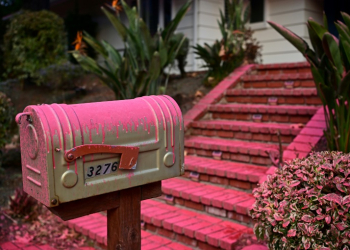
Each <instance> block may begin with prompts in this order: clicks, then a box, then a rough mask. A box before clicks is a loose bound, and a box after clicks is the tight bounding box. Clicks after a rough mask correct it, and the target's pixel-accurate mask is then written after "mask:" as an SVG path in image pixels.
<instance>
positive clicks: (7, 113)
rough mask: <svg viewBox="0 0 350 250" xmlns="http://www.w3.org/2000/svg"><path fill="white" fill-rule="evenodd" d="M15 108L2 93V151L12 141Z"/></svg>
mask: <svg viewBox="0 0 350 250" xmlns="http://www.w3.org/2000/svg"><path fill="white" fill-rule="evenodd" d="M13 116H14V108H13V106H12V103H11V100H10V99H9V98H7V96H6V95H5V94H4V93H2V92H0V149H1V148H2V147H4V146H5V144H6V143H7V142H8V141H9V139H10V130H11V125H12V122H13Z"/></svg>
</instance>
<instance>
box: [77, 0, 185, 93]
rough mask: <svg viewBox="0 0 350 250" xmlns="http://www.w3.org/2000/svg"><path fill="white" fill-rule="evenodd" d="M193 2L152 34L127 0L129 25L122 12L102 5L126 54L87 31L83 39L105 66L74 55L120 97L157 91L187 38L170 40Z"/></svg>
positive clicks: (183, 7)
mask: <svg viewBox="0 0 350 250" xmlns="http://www.w3.org/2000/svg"><path fill="white" fill-rule="evenodd" d="M190 4H191V2H190V1H188V2H187V3H186V4H185V5H183V6H182V7H181V8H180V10H179V11H178V13H177V14H176V16H175V18H174V19H173V20H172V21H171V22H170V23H169V24H168V25H167V26H166V27H165V29H164V30H162V31H159V32H158V33H157V34H155V35H154V36H153V37H152V36H151V34H150V31H149V29H148V27H147V26H146V24H145V22H144V21H143V20H142V19H141V18H140V17H139V16H138V14H137V10H136V8H132V9H131V8H130V7H129V6H128V5H127V4H126V3H125V2H124V1H122V6H123V10H124V12H125V14H126V16H127V19H128V23H129V25H128V26H126V25H125V24H123V22H122V21H121V19H120V16H119V14H117V15H116V16H115V15H114V14H111V13H110V12H109V11H108V10H106V9H104V8H102V10H103V12H104V13H105V14H106V16H107V17H108V19H109V20H110V21H111V23H112V24H113V26H114V27H115V28H116V30H117V32H118V34H119V35H120V36H121V38H122V40H123V41H124V53H123V56H122V55H121V54H120V53H119V51H118V50H116V49H115V48H114V47H113V46H111V45H110V44H109V43H108V42H106V41H102V42H99V41H97V40H96V39H94V38H93V37H92V36H90V35H89V34H87V33H84V41H85V42H86V43H87V44H89V45H90V46H91V47H93V48H94V49H95V50H96V52H98V54H100V55H101V56H102V57H103V65H101V64H98V63H97V62H96V61H95V60H94V59H92V58H91V57H88V56H84V55H82V54H81V53H80V52H78V51H75V52H74V53H73V56H74V57H75V58H76V59H77V61H78V62H79V63H80V65H81V66H82V67H83V68H84V69H86V70H88V71H91V72H93V73H95V74H96V75H97V76H98V77H99V78H100V79H101V80H102V82H103V83H105V84H106V85H107V86H108V87H110V88H111V89H112V90H113V92H114V93H115V96H116V98H117V99H129V98H135V97H138V96H143V95H152V94H158V92H159V87H160V82H161V72H162V70H163V69H164V68H166V67H167V66H168V65H171V64H172V63H173V61H174V60H175V58H176V56H177V54H178V52H179V50H180V48H181V45H182V44H183V42H184V40H185V39H182V40H180V41H178V42H176V43H170V40H171V38H172V37H173V35H174V32H175V30H176V28H177V26H178V24H179V22H180V21H181V19H182V18H183V17H184V15H185V14H186V12H187V10H188V9H189V7H190Z"/></svg>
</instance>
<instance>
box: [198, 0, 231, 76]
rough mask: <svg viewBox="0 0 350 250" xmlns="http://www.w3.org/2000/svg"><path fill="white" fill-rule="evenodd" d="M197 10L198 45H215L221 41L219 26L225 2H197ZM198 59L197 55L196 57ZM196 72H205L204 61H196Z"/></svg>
mask: <svg viewBox="0 0 350 250" xmlns="http://www.w3.org/2000/svg"><path fill="white" fill-rule="evenodd" d="M195 4H197V6H196V8H195V10H196V14H195V17H196V18H197V19H196V22H195V24H194V25H195V27H196V28H195V31H194V32H195V37H197V44H199V45H202V46H203V45H204V44H205V43H208V44H210V45H211V44H213V43H214V42H215V40H220V39H221V32H220V29H219V26H218V20H220V10H221V11H223V12H224V10H225V1H224V0H197V1H195ZM194 57H196V55H194ZM195 62H196V64H195V67H194V70H203V68H202V65H203V61H201V60H199V59H195Z"/></svg>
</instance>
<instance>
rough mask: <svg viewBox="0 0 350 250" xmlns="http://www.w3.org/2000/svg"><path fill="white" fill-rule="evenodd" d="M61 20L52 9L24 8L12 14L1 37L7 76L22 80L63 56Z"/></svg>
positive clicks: (63, 38) (63, 35) (62, 58)
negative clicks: (2, 37)
mask: <svg viewBox="0 0 350 250" xmlns="http://www.w3.org/2000/svg"><path fill="white" fill-rule="evenodd" d="M65 45H66V37H65V33H64V24H63V20H62V19H61V18H60V17H58V16H57V15H56V14H54V13H53V12H49V11H46V10H42V11H38V12H28V11H25V12H23V13H21V14H18V15H16V16H14V17H13V19H12V20H11V22H10V24H9V27H8V30H7V32H6V34H5V36H4V67H5V69H6V72H5V76H6V77H7V78H19V79H24V78H28V77H32V76H33V74H34V73H35V72H36V71H37V70H39V69H41V68H44V67H46V66H48V65H51V64H54V63H59V62H60V61H62V60H64V59H65Z"/></svg>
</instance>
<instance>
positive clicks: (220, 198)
mask: <svg viewBox="0 0 350 250" xmlns="http://www.w3.org/2000/svg"><path fill="white" fill-rule="evenodd" d="M162 191H163V193H165V194H167V195H172V196H174V197H178V198H182V199H184V200H190V201H193V202H197V203H201V204H204V205H207V206H213V207H217V208H221V209H225V210H228V211H233V212H237V213H240V214H244V215H247V214H248V211H249V209H250V208H251V205H253V204H254V202H255V198H254V197H253V195H252V194H250V193H246V192H242V191H238V190H233V189H227V188H225V187H218V186H213V185H210V184H206V183H198V182H193V181H190V180H183V179H179V178H172V179H168V180H164V181H162Z"/></svg>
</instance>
